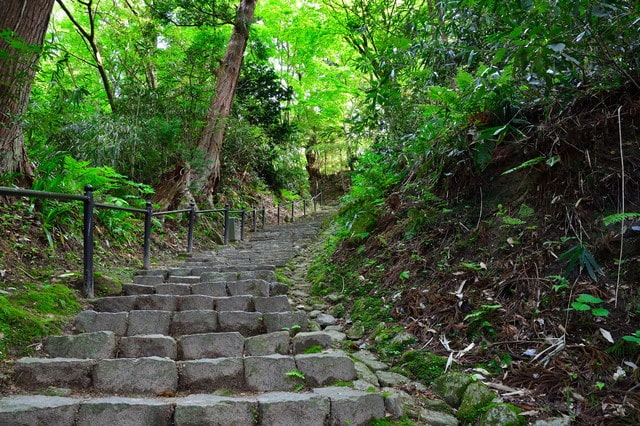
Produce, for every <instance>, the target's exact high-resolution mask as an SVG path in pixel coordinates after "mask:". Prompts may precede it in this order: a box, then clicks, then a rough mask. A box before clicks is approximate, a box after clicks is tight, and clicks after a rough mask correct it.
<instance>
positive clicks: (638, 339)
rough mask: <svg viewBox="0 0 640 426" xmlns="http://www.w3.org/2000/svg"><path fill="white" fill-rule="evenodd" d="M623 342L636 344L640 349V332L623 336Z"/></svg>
mask: <svg viewBox="0 0 640 426" xmlns="http://www.w3.org/2000/svg"><path fill="white" fill-rule="evenodd" d="M622 340H624V341H627V342H631V343H635V344H636V345H637V346H639V347H640V330H636V332H635V333H633V334H629V335H627V336H622Z"/></svg>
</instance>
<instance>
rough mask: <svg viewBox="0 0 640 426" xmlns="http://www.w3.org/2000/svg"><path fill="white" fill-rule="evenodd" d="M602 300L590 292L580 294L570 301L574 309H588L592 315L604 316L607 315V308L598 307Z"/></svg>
mask: <svg viewBox="0 0 640 426" xmlns="http://www.w3.org/2000/svg"><path fill="white" fill-rule="evenodd" d="M602 302H604V301H603V300H602V299H600V298H599V297H595V296H593V295H591V294H580V295H579V296H578V297H577V298H576V300H575V301H574V302H572V303H571V308H572V309H575V310H576V311H588V312H591V315H593V316H594V317H606V316H609V310H608V309H605V308H601V307H598V305H600V304H601V303H602Z"/></svg>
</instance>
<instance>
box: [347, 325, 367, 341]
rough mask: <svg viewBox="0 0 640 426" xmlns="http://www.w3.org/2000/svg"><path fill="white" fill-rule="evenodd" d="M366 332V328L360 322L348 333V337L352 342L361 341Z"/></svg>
mask: <svg viewBox="0 0 640 426" xmlns="http://www.w3.org/2000/svg"><path fill="white" fill-rule="evenodd" d="M364 332H365V330H364V326H363V325H362V323H360V322H359V321H358V322H355V323H354V324H353V325H352V326H351V328H350V329H349V330H348V331H347V337H348V338H349V339H351V340H359V339H362V337H363V336H364Z"/></svg>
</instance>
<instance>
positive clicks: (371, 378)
mask: <svg viewBox="0 0 640 426" xmlns="http://www.w3.org/2000/svg"><path fill="white" fill-rule="evenodd" d="M354 367H355V369H356V376H357V377H358V379H360V380H363V381H365V382H367V383H371V384H372V385H373V386H380V382H379V381H378V376H376V374H375V373H374V372H373V371H371V370H370V369H369V367H367V365H366V364H365V363H364V362H360V361H356V362H355V363H354Z"/></svg>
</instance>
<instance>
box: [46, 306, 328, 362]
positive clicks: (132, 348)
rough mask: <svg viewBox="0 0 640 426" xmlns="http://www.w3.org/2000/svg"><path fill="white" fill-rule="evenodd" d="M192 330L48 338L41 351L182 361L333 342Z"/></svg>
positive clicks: (313, 335) (296, 350)
mask: <svg viewBox="0 0 640 426" xmlns="http://www.w3.org/2000/svg"><path fill="white" fill-rule="evenodd" d="M145 312H148V311H145ZM185 312H187V313H189V312H199V311H185ZM174 327H177V326H174ZM149 328H152V327H149ZM216 328H217V327H216ZM192 329H193V330H195V331H199V332H194V333H174V334H172V335H171V336H169V335H166V334H161V333H158V334H153V333H151V334H141V333H139V334H134V335H128V336H125V335H122V336H117V335H116V334H115V333H114V332H112V331H97V332H91V333H81V334H75V335H66V336H50V337H48V338H47V339H45V344H44V350H45V352H46V353H47V354H48V355H49V356H50V357H52V358H78V359H106V358H116V357H117V358H135V357H150V356H159V357H164V358H170V359H174V360H181V359H197V358H216V357H229V356H264V355H272V354H279V355H288V354H295V355H301V354H304V353H305V352H307V351H309V350H314V351H315V350H318V349H321V350H327V349H329V348H331V345H332V343H333V340H332V338H331V335H330V334H328V333H325V332H300V333H297V334H295V335H294V336H293V337H291V331H289V330H282V331H275V332H272V333H267V334H259V335H255V336H248V337H245V336H243V335H242V334H241V333H240V332H238V331H221V332H217V333H214V332H210V330H207V326H206V325H201V324H196V325H194V326H193V327H192ZM154 331H155V330H154ZM190 331H191V330H190Z"/></svg>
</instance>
